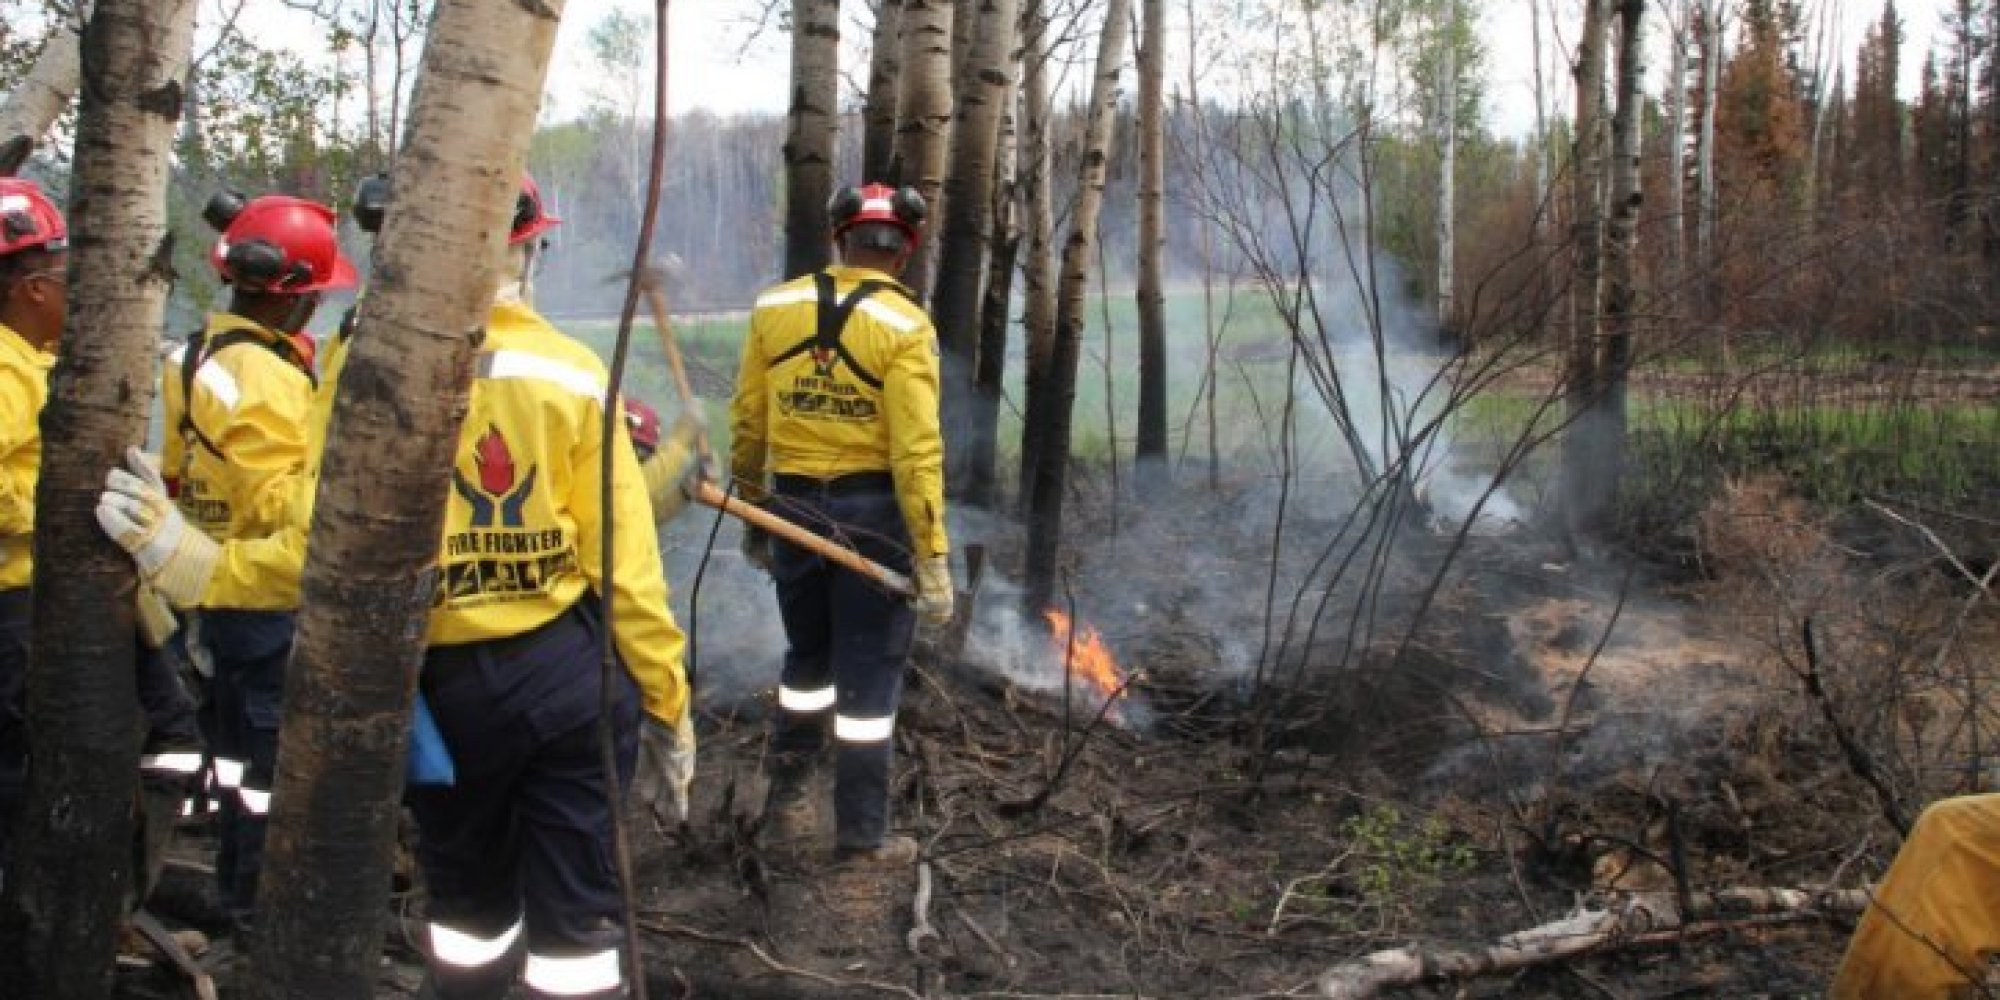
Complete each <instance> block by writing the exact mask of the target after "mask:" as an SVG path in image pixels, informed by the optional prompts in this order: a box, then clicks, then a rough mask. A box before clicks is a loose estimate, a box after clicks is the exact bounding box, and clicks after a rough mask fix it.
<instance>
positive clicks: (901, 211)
mask: <svg viewBox="0 0 2000 1000" xmlns="http://www.w3.org/2000/svg"><path fill="white" fill-rule="evenodd" d="M929 211H930V210H929V209H928V208H927V207H925V205H924V196H923V195H921V194H918V193H917V189H916V188H913V187H900V188H892V187H890V186H889V185H887V184H864V185H862V186H860V187H844V188H841V189H840V190H838V191H835V192H834V193H833V200H832V201H829V202H827V205H826V214H827V215H828V216H829V217H830V218H831V219H832V220H833V235H834V236H835V237H836V238H838V237H839V236H840V234H842V233H845V232H847V231H848V230H849V229H852V228H854V227H855V226H858V225H861V224H862V223H865V222H886V223H888V224H890V225H892V226H895V227H896V228H898V229H901V230H902V231H903V234H904V235H905V236H908V237H909V238H910V245H911V246H915V245H916V242H917V239H918V237H919V235H920V232H919V231H920V230H921V229H922V228H923V225H924V216H925V215H926V214H928V213H929Z"/></svg>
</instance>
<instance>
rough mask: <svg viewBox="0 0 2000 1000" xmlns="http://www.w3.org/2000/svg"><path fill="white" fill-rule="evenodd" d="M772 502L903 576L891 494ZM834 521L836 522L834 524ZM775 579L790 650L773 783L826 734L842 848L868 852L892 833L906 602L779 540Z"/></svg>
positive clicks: (910, 627) (907, 634)
mask: <svg viewBox="0 0 2000 1000" xmlns="http://www.w3.org/2000/svg"><path fill="white" fill-rule="evenodd" d="M772 505H773V506H772V509H773V510H775V511H776V512H778V513H779V514H782V515H785V516H787V517H789V518H791V519H793V520H795V521H797V522H798V523H800V524H804V525H810V526H813V527H814V529H815V530H816V531H819V532H820V533H821V534H827V535H830V536H835V537H841V538H842V539H843V540H845V541H848V542H850V543H852V544H854V545H855V547H856V548H858V549H860V550H861V552H862V554H863V555H866V556H868V557H869V558H871V559H874V560H876V561H877V562H880V563H882V564H883V565H885V566H888V567H890V568H892V569H896V570H899V571H903V572H907V571H908V568H909V565H910V559H909V555H908V553H907V552H906V551H905V547H906V546H907V544H908V541H907V540H908V534H907V532H906V531H905V530H904V527H903V515H902V510H901V508H900V507H898V506H897V504H896V498H895V495H894V494H893V493H890V492H887V491H882V492H871V493H860V494H844V495H828V494H826V493H823V492H813V491H803V492H801V491H797V490H787V492H785V493H784V494H782V495H780V496H777V497H775V498H774V499H773V501H772ZM829 521H830V522H832V524H833V525H837V526H838V527H837V528H833V527H829V526H828V524H827V522H829ZM771 575H772V576H773V578H775V579H776V581H777V586H778V609H779V613H780V614H781V616H782V617H783V619H784V623H785V637H786V639H787V641H788V642H789V644H790V648H789V649H788V650H787V651H786V653H785V663H784V668H783V670H782V672H781V673H780V675H779V687H778V706H779V711H778V714H777V720H776V733H775V737H774V739H773V741H772V744H773V745H772V750H773V756H772V759H773V766H774V770H775V773H774V775H773V777H774V779H775V780H776V781H778V782H781V783H782V782H785V781H789V780H794V777H795V774H796V771H797V769H799V768H800V767H801V766H802V764H803V763H804V762H806V761H809V760H810V759H811V758H813V757H814V756H816V755H817V754H818V753H819V752H820V750H821V749H822V748H823V747H824V745H825V741H826V736H827V730H828V729H829V728H831V729H832V735H833V738H834V741H835V742H836V744H837V745H838V750H837V753H836V757H837V759H838V764H837V768H836V772H835V779H834V817H835V828H836V831H837V833H836V836H837V840H838V843H839V846H842V847H873V846H875V845H877V844H879V843H881V841H882V837H883V836H884V835H885V834H887V833H888V830H889V771H890V765H891V763H892V760H893V758H894V756H895V745H894V743H893V742H892V739H891V738H892V736H893V735H894V731H895V720H896V704H897V702H898V701H899V700H900V699H901V697H902V692H903V667H904V661H905V660H906V659H907V658H908V656H909V652H910V640H911V638H912V636H913V635H914V632H915V626H916V614H915V612H914V611H912V610H911V608H910V606H909V604H908V603H906V602H905V601H904V600H903V599H902V598H901V597H898V596H896V595H893V594H889V593H887V592H885V591H883V590H882V589H881V588H879V587H877V586H875V585H874V584H873V583H870V582H869V581H868V580H865V579H863V578H862V577H860V576H859V575H857V574H855V573H853V572H852V571H850V570H847V569H843V568H841V567H839V566H835V565H833V564H830V563H828V562H827V561H826V560H824V559H822V558H820V557H819V556H816V555H813V554H812V553H810V552H807V551H806V550H804V549H801V548H798V547H797V546H793V545H788V544H785V543H783V542H774V543H773V546H772V574H771ZM829 709H831V713H829V711H828V710H829ZM829 714H831V715H832V718H831V719H828V715H829ZM829 723H830V724H831V725H830V726H829Z"/></svg>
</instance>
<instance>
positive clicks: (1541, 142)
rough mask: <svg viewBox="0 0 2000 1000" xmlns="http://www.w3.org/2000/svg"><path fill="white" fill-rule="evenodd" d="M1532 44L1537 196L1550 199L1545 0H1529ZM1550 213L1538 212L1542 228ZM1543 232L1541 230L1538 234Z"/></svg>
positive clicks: (1539, 198)
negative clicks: (1533, 53) (1545, 63)
mask: <svg viewBox="0 0 2000 1000" xmlns="http://www.w3.org/2000/svg"><path fill="white" fill-rule="evenodd" d="M1528 17H1529V21H1528V24H1529V29H1528V31H1529V35H1530V44H1531V45H1533V46H1534V50H1535V198H1536V200H1537V201H1542V200H1544V199H1547V198H1548V194H1549V179H1550V178H1551V177H1554V176H1555V170H1554V169H1552V164H1550V163H1549V157H1550V155H1551V153H1550V151H1549V98H1548V91H1547V87H1546V85H1545V84H1544V83H1543V80H1542V66H1543V62H1542V0H1528ZM1547 218H1548V213H1547V212H1545V211H1543V212H1536V213H1535V228H1536V229H1537V230H1539V229H1541V228H1542V226H1543V225H1544V223H1545V222H1546V220H1547ZM1537 235H1539V233H1537Z"/></svg>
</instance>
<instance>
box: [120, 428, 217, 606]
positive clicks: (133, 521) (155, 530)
mask: <svg viewBox="0 0 2000 1000" xmlns="http://www.w3.org/2000/svg"><path fill="white" fill-rule="evenodd" d="M125 464H126V465H127V466H129V467H130V469H131V471H129V472H128V471H126V470H125V469H117V468H114V469H112V470H111V471H110V473H108V474H107V475H106V476H105V477H104V492H103V493H101V494H99V495H98V497H97V525H98V527H100V528H103V529H104V533H105V534H107V535H110V536H111V540H112V541H114V542H117V543H118V547H119V548H122V549H124V550H125V551H126V552H128V553H130V554H131V556H132V561H133V562H135V563H137V564H138V565H139V575H140V576H142V577H144V578H145V579H146V582H147V583H149V584H152V585H153V588H154V589H156V590H158V591H159V592H160V596H161V597H164V598H166V599H167V602H168V603H170V604H172V605H173V606H175V607H178V608H191V607H194V606H195V605H196V604H198V603H200V602H201V594H202V591H204V590H206V589H208V579H209V577H211V576H214V575H215V563H216V561H217V560H218V559H219V558H220V557H221V555H222V549H221V547H220V546H218V545H217V544H216V543H215V540H214V539H212V538H209V537H208V536H207V535H204V534H202V533H201V531H200V530H199V529H197V528H195V527H193V526H192V525H190V524H188V523H187V519H186V518H184V517H182V516H181V512H180V510H179V508H176V507H175V506H174V502H173V500H172V499H171V498H169V497H168V496H167V487H166V484H165V483H164V482H162V481H161V479H160V470H158V469H156V468H154V467H153V463H152V462H151V461H150V460H148V459H147V458H146V456H145V454H144V453H142V452H141V451H139V449H137V448H133V449H131V450H129V451H127V452H126V454H125Z"/></svg>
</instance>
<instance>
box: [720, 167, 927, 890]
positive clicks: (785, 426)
mask: <svg viewBox="0 0 2000 1000" xmlns="http://www.w3.org/2000/svg"><path fill="white" fill-rule="evenodd" d="M828 211H829V213H830V214H831V216H832V222H833V231H834V238H835V240H836V242H837V244H838V247H839V250H840V256H841V261H842V263H841V264H839V265H836V266H833V267H829V268H827V269H825V270H823V271H820V272H818V273H816V274H812V275H808V276H806V277H802V278H798V279H796V280H793V281H788V282H786V283H784V284H781V285H778V286H776V287H775V288H771V289H769V290H767V291H765V292H764V293H763V294H762V295H760V296H759V297H758V298H757V303H756V307H755V309H753V310H752V311H751V313H750V333H749V336H748V338H746V339H745V341H744V343H743V356H742V362H741V365H740V367H739V369H738V372H737V380H736V397H735V401H734V403H733V405H732V407H731V430H732V433H733V444H732V450H731V454H730V471H731V474H732V475H733V476H734V478H735V481H736V484H737V488H738V489H739V490H741V491H742V492H743V494H744V495H745V496H746V497H748V498H749V499H751V500H753V501H759V502H764V503H767V504H768V505H769V506H770V507H771V509H772V510H773V511H774V512H776V513H778V514H781V515H783V516H785V517H787V518H788V519H790V520H792V521H794V522H797V523H800V524H804V525H808V526H811V527H812V528H813V529H814V530H816V531H819V532H820V533H822V534H826V535H829V536H833V537H838V538H841V539H843V540H846V541H850V542H852V543H853V544H854V545H855V546H856V547H857V548H858V549H860V551H861V552H862V554H863V555H866V556H868V557H869V558H871V559H874V560H875V561H877V562H879V563H882V564H884V565H886V566H889V567H891V568H894V569H897V570H900V571H902V572H906V573H908V572H910V571H911V570H912V569H913V568H914V578H915V580H916V584H917V591H918V595H917V608H916V611H918V612H921V613H922V615H923V617H924V618H925V619H926V620H928V621H931V622H934V623H941V622H943V621H945V620H947V619H949V618H950V617H951V604H952V584H951V571H950V568H949V565H948V563H947V558H948V553H949V551H950V546H949V543H948V541H947V540H946V537H945V524H944V470H943V465H944V441H943V438H942V435H941V434H940V432H939V428H938V345H937V331H936V330H934V329H933V328H932V326H931V321H930V318H929V317H928V316H926V315H925V314H924V311H923V309H921V308H920V307H918V306H917V304H916V303H915V301H914V300H913V298H912V296H911V294H910V292H909V290H908V289H906V288H904V287H903V286H902V285H900V284H898V283H897V282H896V280H895V279H894V278H893V277H892V275H895V274H897V273H899V272H901V271H902V269H903V265H904V263H905V262H906V261H908V260H909V257H910V254H911V253H912V252H913V251H915V250H916V247H917V241H918V237H919V230H920V227H921V226H922V224H923V218H924V212H925V209H924V203H923V198H922V197H921V196H919V195H918V194H917V192H916V191H915V190H914V189H911V188H903V189H900V190H892V189H891V188H889V187H886V186H884V185H880V184H870V185H867V186H866V187H860V188H846V189H843V190H841V191H840V192H838V193H836V194H835V195H834V197H833V200H832V202H831V203H830V204H829V205H828ZM743 545H744V555H745V557H746V558H748V559H749V560H750V561H751V562H752V563H754V564H757V565H760V566H763V567H765V568H766V569H768V570H769V571H770V573H771V576H772V578H773V579H774V580H775V581H776V583H777V590H778V606H779V611H780V614H781V615H782V617H783V619H784V624H785V635H786V639H787V642H788V644H789V647H790V648H789V649H788V650H787V652H786V654H785V661H784V667H783V669H782V672H781V674H780V676H779V686H778V714H777V719H776V729H775V733H774V736H773V746H772V751H773V752H772V754H771V757H770V758H769V759H770V778H771V785H770V792H769V795H768V797H767V799H766V805H765V817H766V820H765V822H766V823H767V825H768V826H769V827H770V828H771V830H772V832H773V833H774V834H776V836H778V837H779V838H781V839H793V840H796V839H797V838H799V837H800V836H801V835H803V834H805V833H806V832H808V831H809V830H810V829H811V828H812V827H813V826H814V825H816V822H815V820H816V815H817V810H816V808H815V806H814V803H812V801H811V800H810V799H808V798H807V796H806V785H807V783H808V781H807V779H808V778H809V776H810V774H811V771H812V769H813V767H814V764H815V762H816V760H817V758H818V757H819V756H820V754H821V752H822V750H823V748H824V744H825V741H826V732H827V730H828V728H831V729H832V734H833V739H834V742H835V743H836V744H837V746H838V750H837V753H836V776H835V782H834V819H835V833H836V835H835V850H836V854H837V855H838V856H840V857H843V858H850V859H866V860H873V861H876V862H881V863H902V862H907V861H914V860H915V858H916V854H917V845H916V842H915V841H913V840H911V839H910V838H908V837H902V836H891V835H890V834H889V772H890V764H891V762H892V758H893V756H894V744H893V742H892V740H891V737H892V735H893V731H894V726H895V719H896V704H897V701H898V700H899V699H900V697H901V694H902V686H903V662H904V659H905V658H906V657H907V656H908V654H909V649H910V641H911V637H912V631H913V629H914V626H915V619H916V614H915V613H913V611H912V609H911V608H910V606H909V605H908V604H906V603H905V602H904V601H903V600H902V599H900V598H898V597H896V596H893V595H890V594H887V593H884V592H882V591H881V590H879V589H877V588H876V587H875V586H874V585H873V584H872V583H871V582H869V581H867V580H864V579H862V578H861V577H860V576H859V575H857V574H855V573H853V572H852V571H849V570H846V569H843V568H840V567H838V566H835V565H832V564H830V563H828V562H827V561H826V560H824V559H821V558H820V557H818V556H816V555H813V554H812V553H810V552H808V551H806V550H805V549H802V548H799V547H797V546H794V545H790V544H786V543H783V542H778V543H775V544H774V543H773V542H772V541H771V540H770V539H769V538H767V537H766V536H764V535H763V534H761V533H759V532H757V531H754V530H746V532H745V534H744V542H743ZM829 716H831V719H830V720H829V718H828V717H829ZM829 721H830V722H831V726H830V727H829V726H828V722H829Z"/></svg>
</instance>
